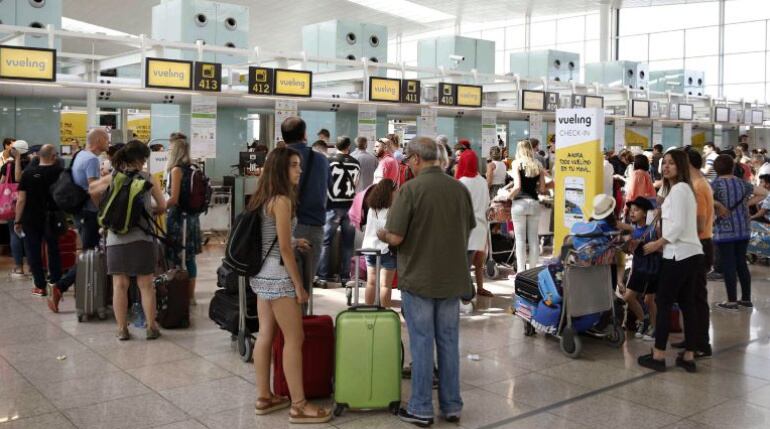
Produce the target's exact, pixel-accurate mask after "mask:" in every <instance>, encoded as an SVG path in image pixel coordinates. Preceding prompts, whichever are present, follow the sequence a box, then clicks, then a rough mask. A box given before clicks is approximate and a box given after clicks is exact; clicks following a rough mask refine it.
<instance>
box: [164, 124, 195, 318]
mask: <svg viewBox="0 0 770 429" xmlns="http://www.w3.org/2000/svg"><path fill="white" fill-rule="evenodd" d="M169 141H170V143H169V153H168V163H167V164H166V174H167V176H166V192H167V193H168V195H169V198H168V201H167V202H166V205H167V206H168V213H167V216H166V234H167V235H168V238H169V240H171V241H172V242H173V243H178V244H179V245H180V246H181V245H182V229H183V228H184V232H185V233H184V238H185V260H184V261H182V260H181V255H180V252H179V251H178V249H177V248H171V247H169V248H167V250H166V258H167V259H168V260H169V262H170V263H171V264H174V265H176V266H183V265H182V264H184V266H185V267H186V269H187V273H188V274H189V275H190V294H189V295H190V304H192V305H196V302H195V278H196V277H197V276H198V266H197V265H196V264H195V255H197V254H199V253H201V251H202V250H201V224H200V218H199V216H200V215H199V214H193V213H186V212H185V211H184V210H182V208H181V207H180V206H179V201H180V200H185V199H187V198H188V197H189V193H190V188H189V186H182V183H183V182H184V183H189V182H190V181H189V180H183V179H185V178H189V174H190V173H191V172H192V169H194V168H196V167H194V166H193V165H192V163H191V162H190V144H189V143H188V142H187V136H185V135H184V134H182V133H172V134H171V136H170V137H169Z"/></svg>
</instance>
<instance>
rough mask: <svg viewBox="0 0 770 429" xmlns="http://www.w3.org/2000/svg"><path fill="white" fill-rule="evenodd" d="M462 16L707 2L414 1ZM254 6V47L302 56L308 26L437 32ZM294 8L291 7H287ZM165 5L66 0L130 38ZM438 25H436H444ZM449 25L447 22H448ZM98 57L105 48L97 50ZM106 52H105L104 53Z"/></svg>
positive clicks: (493, 17) (307, 0)
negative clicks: (339, 23) (344, 24)
mask: <svg viewBox="0 0 770 429" xmlns="http://www.w3.org/2000/svg"><path fill="white" fill-rule="evenodd" d="M411 1H412V2H414V3H418V4H420V5H423V6H426V7H430V8H433V9H437V10H439V11H441V12H444V13H447V14H451V15H454V16H456V17H459V18H460V20H461V21H462V22H468V21H470V22H485V21H500V20H508V19H516V18H521V17H523V16H524V15H525V14H526V12H527V10H528V9H531V12H532V15H533V16H538V15H539V16H545V15H555V14H568V13H582V12H587V11H597V10H598V9H599V8H600V5H601V4H602V3H605V2H607V1H610V2H612V3H613V4H614V5H616V6H622V7H635V6H650V5H663V4H675V3H697V2H700V1H703V0H411ZM225 2H228V3H236V4H242V5H246V6H249V7H250V16H251V22H250V29H251V44H252V46H260V47H264V48H265V49H269V50H275V51H281V50H283V51H300V50H301V46H302V41H301V28H302V26H303V25H306V24H311V23H315V22H321V21H327V20H331V19H344V20H355V21H363V22H373V23H378V24H384V25H386V26H387V27H388V30H389V33H390V35H391V36H392V35H395V34H398V33H402V34H404V35H408V34H415V33H420V32H424V31H428V30H431V29H434V28H433V27H430V26H428V25H425V24H422V23H417V22H413V21H409V20H406V19H403V18H399V17H397V16H394V15H390V14H385V13H380V12H377V11H375V10H373V9H370V8H367V7H363V6H359V5H356V4H354V3H351V2H348V1H347V0H288V1H269V0H225ZM288 2H291V3H290V7H287V6H288V5H287V3H288ZM158 3H160V0H130V1H126V0H100V1H93V0H67V1H65V2H64V16H66V17H69V18H74V19H77V20H80V21H85V22H88V23H92V24H96V25H101V26H104V27H108V28H113V29H115V30H119V31H123V32H126V33H131V34H141V33H144V34H147V35H149V34H150V33H151V31H150V28H151V19H152V12H151V9H152V7H153V6H154V5H156V4H158ZM441 24H442V23H433V24H431V26H436V25H441ZM443 24H444V26H445V25H446V24H448V23H443ZM64 48H65V49H66V50H68V51H76V52H89V53H90V52H91V50H92V46H91V44H87V43H85V42H84V41H78V42H76V43H75V42H69V43H66V44H65V45H64ZM96 51H97V52H99V53H102V52H104V51H103V48H100V47H98V46H97V47H96ZM100 51H101V52H100Z"/></svg>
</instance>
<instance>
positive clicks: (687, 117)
mask: <svg viewBox="0 0 770 429" xmlns="http://www.w3.org/2000/svg"><path fill="white" fill-rule="evenodd" d="M692 118H693V105H692V104H680V105H679V118H678V119H679V120H682V121H692Z"/></svg>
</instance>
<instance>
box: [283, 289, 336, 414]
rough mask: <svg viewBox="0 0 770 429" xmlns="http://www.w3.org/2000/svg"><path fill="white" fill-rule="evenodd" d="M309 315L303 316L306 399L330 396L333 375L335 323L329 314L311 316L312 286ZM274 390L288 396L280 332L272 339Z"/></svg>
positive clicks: (303, 373) (303, 377)
mask: <svg viewBox="0 0 770 429" xmlns="http://www.w3.org/2000/svg"><path fill="white" fill-rule="evenodd" d="M309 301H310V302H309V306H308V308H309V313H310V315H309V316H304V317H303V318H302V327H303V329H304V331H305V342H304V343H303V344H302V381H303V385H304V387H305V397H306V398H308V399H318V398H328V397H330V396H332V392H333V387H332V377H333V375H334V322H333V321H332V318H331V316H328V315H325V316H313V315H312V314H313V286H312V282H311V286H310V299H309ZM273 392H274V393H275V394H276V395H279V396H290V395H289V385H288V384H287V383H286V376H285V375H284V370H283V333H282V332H281V330H280V329H278V332H277V333H276V335H275V340H274V341H273Z"/></svg>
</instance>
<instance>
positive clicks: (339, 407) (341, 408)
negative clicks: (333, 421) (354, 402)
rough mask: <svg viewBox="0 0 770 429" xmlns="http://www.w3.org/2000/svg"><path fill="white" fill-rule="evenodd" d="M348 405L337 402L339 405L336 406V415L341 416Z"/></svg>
mask: <svg viewBox="0 0 770 429" xmlns="http://www.w3.org/2000/svg"><path fill="white" fill-rule="evenodd" d="M347 407H348V406H347V405H345V404H337V405H336V406H335V407H334V417H339V416H341V415H342V413H344V412H345V408H347Z"/></svg>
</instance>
